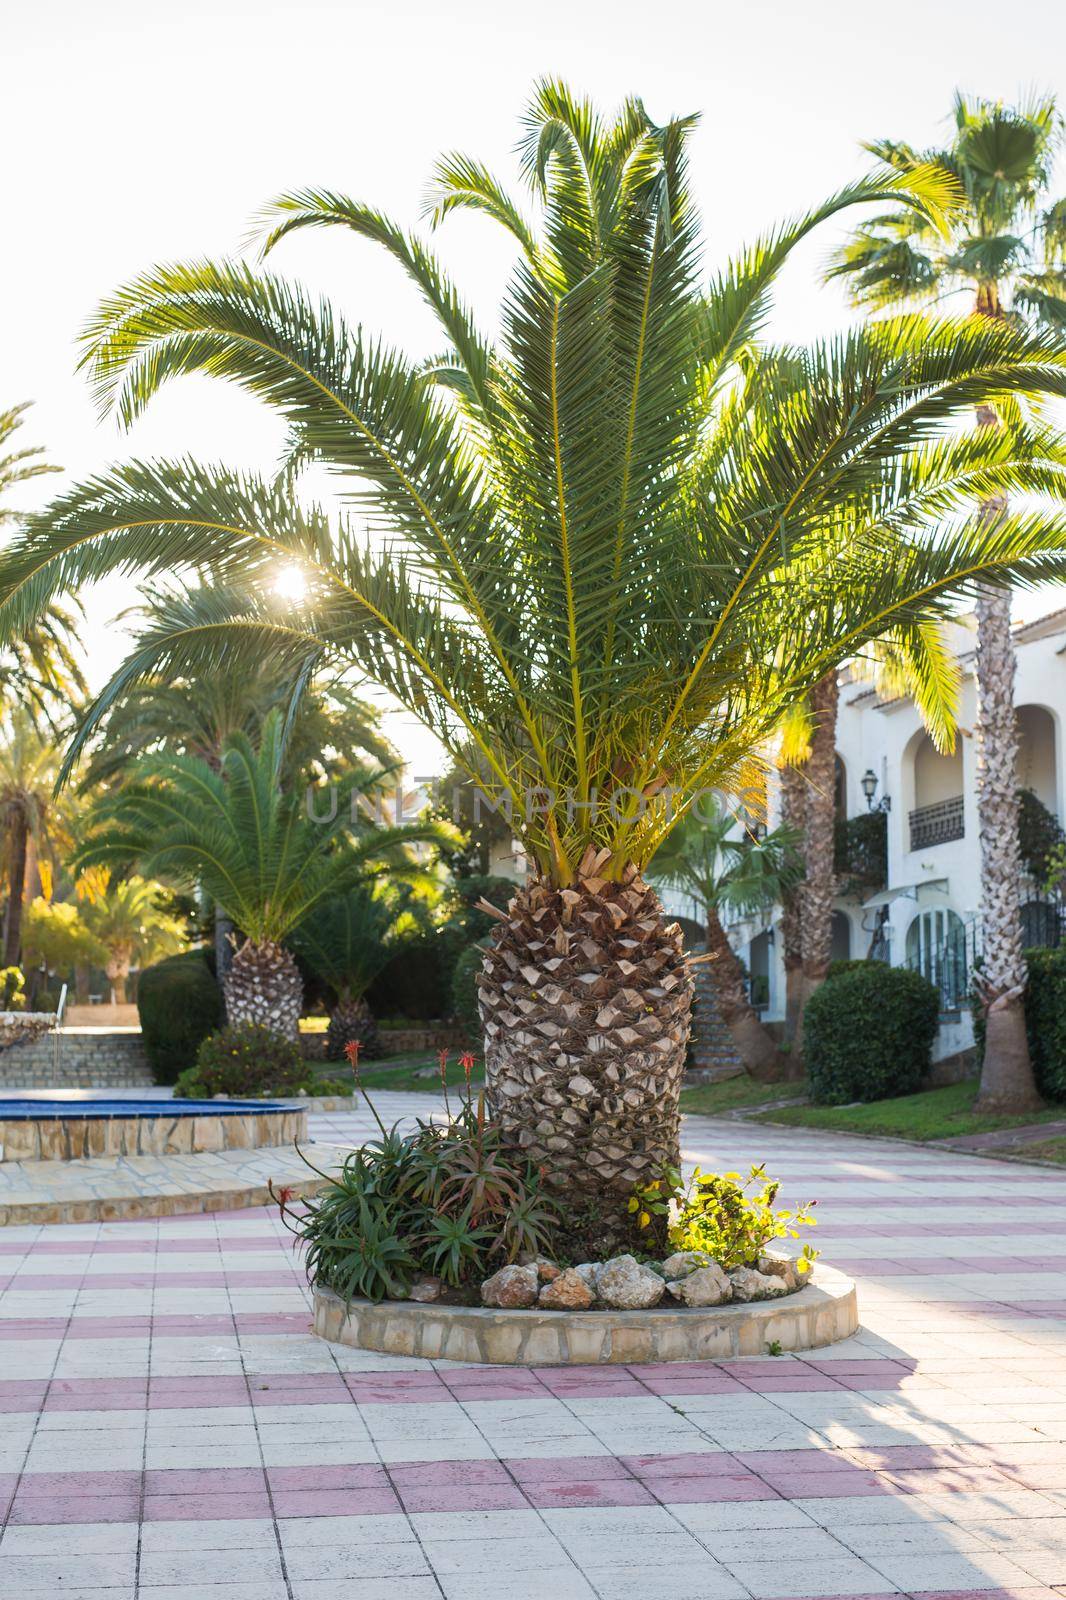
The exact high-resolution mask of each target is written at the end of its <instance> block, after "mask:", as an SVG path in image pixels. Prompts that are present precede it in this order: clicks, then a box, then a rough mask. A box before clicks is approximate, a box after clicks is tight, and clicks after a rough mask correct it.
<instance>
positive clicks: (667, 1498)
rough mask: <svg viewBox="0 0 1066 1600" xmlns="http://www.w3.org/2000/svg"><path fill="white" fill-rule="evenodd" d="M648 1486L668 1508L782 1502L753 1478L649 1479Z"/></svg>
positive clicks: (766, 1485) (768, 1485) (769, 1486)
mask: <svg viewBox="0 0 1066 1600" xmlns="http://www.w3.org/2000/svg"><path fill="white" fill-rule="evenodd" d="M645 1486H646V1487H647V1488H648V1489H650V1490H651V1492H652V1493H653V1494H654V1496H655V1498H656V1499H657V1500H658V1501H659V1502H660V1504H661V1505H664V1506H671V1505H727V1504H733V1503H735V1502H738V1501H748V1500H779V1499H781V1498H782V1496H781V1495H780V1494H778V1492H777V1490H776V1489H774V1488H773V1487H772V1486H771V1485H770V1484H768V1483H766V1482H764V1481H763V1479H761V1478H756V1477H753V1476H750V1475H749V1476H747V1477H733V1478H725V1477H721V1478H715V1477H707V1478H698V1477H694V1476H690V1475H687V1476H681V1477H676V1478H675V1477H669V1476H663V1477H654V1478H651V1477H649V1478H647V1479H646V1480H645ZM796 1498H798V1497H796Z"/></svg>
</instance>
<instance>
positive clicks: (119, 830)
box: [75, 711, 442, 1038]
mask: <svg viewBox="0 0 1066 1600" xmlns="http://www.w3.org/2000/svg"><path fill="white" fill-rule="evenodd" d="M283 757H284V725H283V722H282V718H281V716H280V714H279V713H278V712H277V711H274V712H271V713H270V715H269V716H268V717H267V719H266V722H265V723H264V724H263V729H262V734H261V738H260V743H259V747H258V749H257V748H256V747H254V746H253V745H252V743H251V741H250V740H249V739H248V738H247V737H246V735H244V734H242V733H235V734H231V735H230V737H229V738H228V740H227V741H226V744H225V746H224V749H223V752H222V763H221V770H220V771H218V772H216V771H215V770H214V769H213V768H212V767H211V766H210V765H209V763H207V762H206V761H201V760H198V759H197V758H195V757H190V756H157V757H152V758H148V759H146V760H145V761H144V762H143V763H142V764H141V767H140V769H139V773H138V776H137V778H136V779H135V780H131V781H130V782H128V783H127V784H126V785H124V786H123V787H122V788H121V789H119V790H118V791H117V792H115V793H114V794H110V795H105V796H104V797H103V798H102V799H101V800H100V801H99V802H98V804H97V807H96V809H95V818H94V822H93V824H92V825H90V827H89V828H88V829H87V831H86V835H85V838H84V840H83V842H82V843H81V845H80V847H79V849H78V851H77V853H76V856H75V865H76V867H77V868H78V869H79V870H81V869H84V868H86V867H99V866H107V867H112V868H117V869H120V870H121V869H125V868H127V867H130V866H136V867H137V868H138V869H139V870H140V872H141V873H142V874H143V875H144V876H145V877H152V878H161V879H163V880H165V881H167V882H171V883H176V884H178V885H180V886H183V887H200V888H202V889H203V890H204V891H206V893H207V894H208V895H209V896H210V897H211V899H212V900H213V901H215V902H216V904H218V905H220V906H221V907H222V908H223V909H224V910H225V912H226V913H227V915H228V916H229V917H230V918H231V920H232V921H233V923H234V925H235V927H236V928H238V929H239V930H240V932H241V934H242V935H243V942H242V943H241V944H240V947H239V948H238V950H237V952H236V955H235V957H234V959H233V963H232V965H231V967H230V970H229V971H228V972H227V973H226V975H225V978H224V979H223V993H224V995H225V1002H226V1015H227V1017H228V1018H229V1020H230V1022H233V1023H239V1022H244V1021H251V1022H259V1023H263V1024H264V1025H265V1026H267V1027H270V1028H273V1029H274V1030H275V1032H277V1033H281V1034H284V1035H286V1036H287V1037H289V1038H295V1037H296V1034H297V1026H298V1023H299V1020H300V1010H301V1005H302V1000H303V982H302V979H301V978H300V974H299V971H298V969H297V966H296V963H295V961H294V960H293V957H292V955H291V953H290V951H289V950H288V949H286V948H285V944H284V941H285V940H286V939H287V938H288V936H289V935H290V934H291V933H292V932H293V930H294V929H295V928H296V927H297V926H298V925H299V923H300V922H302V921H303V919H304V918H305V917H307V916H308V915H309V914H310V913H311V912H312V911H313V910H315V908H316V907H317V906H319V905H320V904H321V903H322V902H323V901H324V900H326V899H327V898H329V897H330V896H332V895H338V894H343V893H344V892H345V891H346V890H347V889H348V888H349V887H351V886H353V885H354V884H357V883H362V882H366V881H368V880H369V879H370V878H371V877H372V876H373V875H374V874H375V873H384V872H387V871H390V870H391V871H394V872H403V871H404V870H405V869H406V868H408V867H409V866H410V857H409V854H408V847H409V846H410V845H411V844H413V843H417V842H421V841H427V840H428V841H432V840H434V839H435V838H437V837H439V836H440V834H441V831H442V830H441V828H440V825H438V824H432V823H412V824H408V825H403V826H399V827H390V826H376V825H374V823H373V822H372V821H371V820H369V819H367V818H361V817H359V816H358V815H357V816H356V817H355V820H353V814H352V804H351V803H352V800H353V798H358V797H359V796H361V795H365V794H367V793H369V792H370V791H371V789H372V787H373V780H374V777H375V776H376V774H360V775H357V776H353V777H352V778H351V779H350V780H349V782H348V783H347V784H346V785H342V786H339V789H338V794H337V804H336V809H335V812H334V814H333V815H332V816H331V817H323V818H322V819H321V820H314V821H312V819H311V818H310V817H309V815H308V813H307V811H306V809H305V805H304V796H303V795H302V794H293V793H291V792H288V791H285V790H283V789H282V787H281V785H280V783H279V781H278V774H279V772H280V769H281V764H282V761H283Z"/></svg>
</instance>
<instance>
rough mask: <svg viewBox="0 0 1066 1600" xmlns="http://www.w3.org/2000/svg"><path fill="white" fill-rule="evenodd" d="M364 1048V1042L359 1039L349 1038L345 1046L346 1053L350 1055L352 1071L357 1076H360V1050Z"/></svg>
mask: <svg viewBox="0 0 1066 1600" xmlns="http://www.w3.org/2000/svg"><path fill="white" fill-rule="evenodd" d="M362 1048H363V1046H362V1042H361V1041H360V1040H359V1039H349V1040H348V1043H347V1044H346V1045H345V1047H344V1053H345V1055H346V1056H347V1057H348V1060H349V1062H350V1063H351V1068H352V1071H353V1072H354V1073H355V1076H356V1077H357V1078H358V1076H359V1052H360V1050H361V1049H362Z"/></svg>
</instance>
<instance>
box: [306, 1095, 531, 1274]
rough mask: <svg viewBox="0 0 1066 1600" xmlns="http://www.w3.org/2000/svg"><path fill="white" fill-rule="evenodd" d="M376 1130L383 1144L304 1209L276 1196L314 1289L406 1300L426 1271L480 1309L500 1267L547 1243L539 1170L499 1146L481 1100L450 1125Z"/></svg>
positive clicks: (354, 1161)
mask: <svg viewBox="0 0 1066 1600" xmlns="http://www.w3.org/2000/svg"><path fill="white" fill-rule="evenodd" d="M375 1115H376V1113H375ZM378 1125H379V1127H380V1129H381V1137H380V1139H379V1140H377V1141H376V1142H375V1143H373V1144H367V1145H364V1146H363V1148H362V1149H360V1150H353V1151H352V1152H351V1154H350V1155H349V1156H348V1158H347V1160H346V1161H345V1163H344V1166H343V1168H342V1170H341V1173H340V1175H339V1176H338V1177H337V1178H336V1179H334V1180H332V1181H331V1182H329V1183H328V1184H327V1185H326V1187H325V1188H323V1189H322V1190H320V1191H319V1193H318V1194H317V1195H316V1197H315V1198H314V1199H312V1200H307V1201H305V1202H304V1205H305V1206H306V1210H304V1211H302V1212H300V1213H296V1212H293V1211H291V1210H290V1209H289V1206H288V1202H287V1199H286V1197H285V1196H284V1195H280V1196H279V1200H280V1204H281V1212H282V1216H283V1218H284V1219H285V1221H286V1223H287V1224H288V1226H289V1227H290V1228H291V1229H292V1231H293V1232H294V1233H295V1234H296V1235H297V1237H299V1238H300V1239H302V1240H304V1241H305V1243H306V1244H307V1246H308V1250H307V1275H308V1278H309V1280H310V1281H311V1282H312V1283H317V1284H321V1285H322V1287H323V1288H328V1289H332V1290H333V1291H334V1293H336V1294H338V1295H340V1296H341V1298H342V1299H343V1300H345V1301H349V1300H351V1299H352V1297H353V1296H355V1295H364V1296H366V1297H367V1298H368V1299H370V1300H381V1299H383V1298H384V1297H385V1296H386V1295H388V1296H390V1297H391V1298H393V1299H402V1298H404V1296H405V1295H406V1293H407V1290H408V1288H409V1287H410V1285H411V1282H412V1280H413V1279H414V1278H415V1277H416V1276H417V1275H418V1274H420V1273H433V1274H434V1275H435V1276H437V1277H440V1278H443V1280H444V1282H445V1283H446V1284H447V1285H449V1287H450V1288H451V1289H452V1290H455V1291H458V1293H459V1295H460V1297H465V1298H466V1299H468V1300H470V1301H476V1300H477V1298H478V1295H477V1291H478V1286H479V1285H480V1283H481V1282H482V1280H483V1279H484V1278H486V1277H487V1276H488V1275H489V1273H491V1272H494V1271H495V1270H496V1268H497V1267H498V1266H502V1265H503V1264H504V1263H505V1262H508V1261H514V1260H515V1258H516V1257H517V1256H518V1255H519V1253H520V1252H522V1251H529V1252H531V1253H532V1254H534V1255H535V1254H539V1253H541V1252H542V1251H545V1250H546V1249H547V1248H548V1247H549V1246H550V1244H551V1241H552V1238H553V1234H554V1229H555V1225H556V1222H557V1212H556V1208H555V1206H554V1204H553V1202H552V1201H551V1200H549V1199H548V1197H547V1196H546V1195H545V1194H544V1193H543V1192H542V1189H541V1180H540V1175H539V1173H538V1172H537V1170H536V1168H535V1167H534V1166H533V1165H532V1164H531V1163H530V1162H526V1161H523V1160H522V1159H521V1157H515V1156H514V1155H512V1154H511V1153H510V1152H508V1151H505V1150H504V1149H502V1147H501V1145H500V1138H499V1132H498V1130H497V1128H496V1127H495V1125H494V1124H493V1123H492V1122H490V1121H488V1120H487V1118H486V1116H485V1105H484V1099H483V1097H480V1096H479V1098H478V1100H477V1102H476V1103H475V1102H474V1101H473V1100H472V1098H471V1096H470V1094H469V1093H467V1094H466V1095H465V1096H464V1097H463V1100H462V1103H461V1106H460V1108H459V1112H458V1115H457V1116H456V1117H455V1120H454V1121H452V1122H449V1123H446V1124H435V1123H431V1122H422V1121H419V1122H418V1123H417V1124H416V1127H415V1129H414V1131H413V1132H411V1133H400V1132H398V1129H397V1128H396V1127H394V1128H392V1129H386V1128H385V1127H384V1125H383V1124H382V1123H381V1122H380V1119H379V1123H378Z"/></svg>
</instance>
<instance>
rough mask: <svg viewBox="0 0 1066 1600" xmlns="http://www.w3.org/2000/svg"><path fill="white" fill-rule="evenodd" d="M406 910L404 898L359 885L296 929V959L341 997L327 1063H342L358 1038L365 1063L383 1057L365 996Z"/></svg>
mask: <svg viewBox="0 0 1066 1600" xmlns="http://www.w3.org/2000/svg"><path fill="white" fill-rule="evenodd" d="M407 909H408V898H407V896H406V895H405V894H403V893H399V894H397V893H395V892H393V893H391V894H387V893H382V892H381V891H380V889H379V890H375V887H374V885H373V884H357V885H356V886H355V887H354V888H352V889H350V890H349V891H348V893H347V894H345V895H338V896H336V897H335V898H334V899H331V900H324V901H323V902H322V903H321V905H319V906H317V907H316V908H315V910H314V911H312V912H311V915H310V916H309V917H306V918H305V919H304V921H303V922H302V923H301V924H300V926H299V927H298V928H297V929H296V932H295V933H294V935H293V941H292V942H293V946H294V948H295V950H296V953H297V955H299V956H302V957H303V959H304V960H305V961H306V963H307V965H308V966H309V967H310V968H311V970H312V971H313V972H314V973H315V975H316V976H317V977H319V978H323V979H324V980H325V981H326V983H328V984H329V985H330V987H331V988H332V989H333V991H334V995H335V997H336V998H335V1001H334V1005H333V1008H332V1010H331V1011H330V1016H329V1027H328V1029H327V1030H326V1058H327V1060H329V1061H339V1060H340V1059H341V1057H342V1056H343V1054H344V1047H345V1045H346V1044H349V1043H350V1042H351V1041H352V1040H353V1039H354V1040H357V1041H358V1043H359V1044H360V1045H361V1046H362V1050H363V1055H364V1057H365V1058H366V1059H370V1058H371V1057H372V1056H374V1055H378V1054H380V1053H381V1050H380V1041H379V1039H378V1034H377V1025H376V1023H375V1021H374V1018H373V1015H372V1013H371V1010H370V1007H369V1006H368V1005H367V1003H366V991H367V990H368V989H369V987H370V985H371V984H372V983H373V981H374V979H375V978H376V977H377V975H378V973H379V972H381V971H382V970H383V969H384V967H385V966H386V965H387V963H388V961H389V960H390V958H391V957H392V955H393V953H394V949H395V946H394V942H393V941H394V938H395V935H396V932H397V927H398V925H400V924H402V923H403V921H404V918H405V917H406V916H407Z"/></svg>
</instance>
